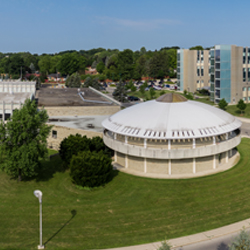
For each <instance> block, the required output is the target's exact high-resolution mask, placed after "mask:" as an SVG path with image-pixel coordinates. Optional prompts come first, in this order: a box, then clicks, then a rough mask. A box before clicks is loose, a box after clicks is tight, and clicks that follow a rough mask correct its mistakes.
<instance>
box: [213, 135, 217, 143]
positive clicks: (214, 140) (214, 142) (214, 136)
mask: <svg viewBox="0 0 250 250" xmlns="http://www.w3.org/2000/svg"><path fill="white" fill-rule="evenodd" d="M215 144H216V141H215V136H213V145H215Z"/></svg>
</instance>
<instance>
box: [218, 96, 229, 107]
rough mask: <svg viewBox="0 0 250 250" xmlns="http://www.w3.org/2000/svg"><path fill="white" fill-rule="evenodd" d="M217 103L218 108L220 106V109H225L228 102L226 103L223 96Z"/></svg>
mask: <svg viewBox="0 0 250 250" xmlns="http://www.w3.org/2000/svg"><path fill="white" fill-rule="evenodd" d="M218 105H219V108H220V109H223V110H226V107H227V105H228V103H227V101H226V100H225V99H224V98H223V99H221V100H220V101H219V103H218Z"/></svg>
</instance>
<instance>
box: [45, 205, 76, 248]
mask: <svg viewBox="0 0 250 250" xmlns="http://www.w3.org/2000/svg"><path fill="white" fill-rule="evenodd" d="M76 214H77V211H76V210H75V209H73V210H71V215H72V216H71V218H70V219H69V220H68V221H66V222H65V223H64V225H63V226H62V227H61V228H60V229H59V230H57V231H56V232H55V233H54V234H53V235H52V236H51V237H50V238H49V239H48V240H47V241H46V242H45V243H44V246H46V244H48V243H49V242H50V241H51V240H52V239H53V238H54V237H56V236H57V234H59V233H60V232H61V231H62V229H63V228H64V227H65V226H67V225H68V224H69V223H70V221H71V220H73V218H74V217H75V216H76Z"/></svg>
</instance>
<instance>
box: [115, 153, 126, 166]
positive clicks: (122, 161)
mask: <svg viewBox="0 0 250 250" xmlns="http://www.w3.org/2000/svg"><path fill="white" fill-rule="evenodd" d="M116 156H117V163H118V164H120V165H121V166H123V167H125V155H124V154H121V153H119V152H116Z"/></svg>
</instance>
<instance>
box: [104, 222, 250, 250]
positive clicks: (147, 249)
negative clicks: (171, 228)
mask: <svg viewBox="0 0 250 250" xmlns="http://www.w3.org/2000/svg"><path fill="white" fill-rule="evenodd" d="M243 228H245V229H247V228H250V219H246V220H243V221H240V222H236V223H233V224H231V225H228V226H224V227H220V228H217V229H213V230H209V231H206V232H203V233H198V234H193V235H188V236H184V237H180V238H175V239H171V240H168V242H169V243H170V245H171V246H173V247H174V248H177V247H182V246H186V245H191V244H194V243H198V242H202V241H208V240H212V239H214V238H219V237H221V236H224V235H228V234H232V233H235V232H240V230H242V229H243ZM163 240H164V239H163ZM160 246H161V241H158V242H153V243H148V244H143V245H136V246H129V247H121V248H109V249H105V250H157V248H159V247H160ZM103 250H104V249H103Z"/></svg>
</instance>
